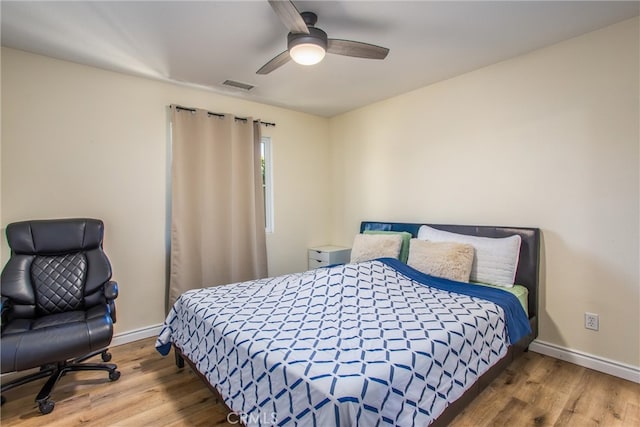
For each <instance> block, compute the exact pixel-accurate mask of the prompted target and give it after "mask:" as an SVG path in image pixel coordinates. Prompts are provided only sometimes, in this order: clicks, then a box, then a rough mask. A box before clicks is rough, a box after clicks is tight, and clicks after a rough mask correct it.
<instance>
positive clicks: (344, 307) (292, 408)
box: [156, 221, 540, 426]
mask: <svg viewBox="0 0 640 427" xmlns="http://www.w3.org/2000/svg"><path fill="white" fill-rule="evenodd" d="M423 225H425V224H420V223H394V222H372V221H365V222H362V223H361V227H360V232H361V233H373V232H407V233H410V234H411V236H412V237H417V236H418V235H419V233H420V228H421V226H423ZM430 227H433V228H434V229H437V230H443V231H446V232H452V233H457V234H461V235H467V236H481V237H491V238H503V237H508V236H520V237H519V239H520V241H521V243H520V246H519V254H518V258H517V270H516V271H515V282H516V283H517V284H519V285H522V286H523V287H524V288H526V290H527V291H528V292H527V295H526V306H525V307H523V306H522V305H521V302H519V301H518V299H517V298H516V297H515V296H513V295H512V294H510V293H508V292H504V291H503V290H500V289H490V288H486V287H480V286H473V285H469V284H462V283H458V282H455V281H451V280H447V279H441V278H438V277H433V276H430V275H427V274H424V273H422V272H420V271H417V270H415V269H413V268H411V267H409V266H408V265H406V264H404V263H402V262H400V261H398V260H397V259H392V258H379V259H373V260H367V261H363V262H358V263H348V264H344V265H336V266H330V267H325V268H320V269H316V270H310V271H307V272H303V273H296V274H289V275H284V276H278V277H272V278H266V279H261V280H256V281H251V282H243V283H236V284H231V285H226V286H222V287H214V288H205V289H200V290H193V291H188V292H186V293H185V294H183V295H182V296H181V297H180V298H179V299H178V300H177V301H176V303H175V304H174V306H173V308H172V310H171V312H170V313H169V315H168V316H167V319H166V320H165V323H164V325H163V329H162V331H161V333H160V334H159V336H158V340H157V342H156V348H157V350H158V351H159V352H160V353H161V354H163V355H167V354H168V353H169V351H170V349H171V348H173V349H174V351H175V355H176V363H177V365H178V366H179V367H182V366H184V361H186V362H187V363H188V364H189V365H190V366H191V367H192V368H193V369H194V371H195V372H197V373H198V374H199V376H200V377H201V378H202V379H203V380H204V381H205V382H206V384H208V385H209V387H210V388H211V389H212V390H213V391H214V392H215V393H216V394H219V396H220V397H221V398H222V400H223V401H224V403H225V404H226V405H227V407H228V408H229V410H230V411H231V413H233V414H235V416H236V417H237V420H238V421H239V422H241V423H242V424H245V425H300V426H307V425H308V426H327V425H336V426H356V425H366V426H374V425H406V426H413V425H416V426H422V425H424V426H426V425H436V426H438V425H446V424H448V423H449V422H450V421H451V420H452V419H453V418H454V417H455V416H456V415H457V414H458V413H459V412H460V411H461V410H462V408H464V406H466V405H467V404H468V403H469V402H470V401H471V400H473V398H474V397H475V396H476V395H477V394H479V393H480V391H481V390H482V389H483V388H484V387H485V386H486V385H488V384H489V383H490V382H491V380H493V379H494V378H495V377H496V376H497V375H498V374H499V373H500V372H501V371H502V370H503V369H504V368H505V367H506V366H508V364H509V363H510V362H511V361H512V360H513V358H514V357H516V356H517V355H518V354H519V353H521V352H522V351H523V350H525V349H526V348H527V346H528V345H529V343H530V342H531V341H532V340H533V339H535V337H536V336H537V330H538V320H537V319H538V303H537V296H538V274H539V245H540V231H539V230H538V229H536V228H520V227H489V226H468V225H430ZM527 312H528V314H525V313H527Z"/></svg>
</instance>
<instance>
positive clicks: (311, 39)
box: [287, 27, 328, 65]
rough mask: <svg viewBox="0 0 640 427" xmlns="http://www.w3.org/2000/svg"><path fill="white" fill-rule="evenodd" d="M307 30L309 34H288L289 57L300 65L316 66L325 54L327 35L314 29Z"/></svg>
mask: <svg viewBox="0 0 640 427" xmlns="http://www.w3.org/2000/svg"><path fill="white" fill-rule="evenodd" d="M308 30H309V34H304V33H289V35H288V36H287V48H288V50H289V56H291V59H293V60H294V61H295V62H297V63H298V64H302V65H313V64H317V63H318V62H320V61H322V58H324V55H325V53H327V45H328V39H327V33H325V32H324V31H322V30H321V29H319V28H315V27H308Z"/></svg>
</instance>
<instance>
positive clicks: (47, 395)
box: [1, 349, 120, 414]
mask: <svg viewBox="0 0 640 427" xmlns="http://www.w3.org/2000/svg"><path fill="white" fill-rule="evenodd" d="M98 354H100V355H101V357H102V360H103V361H104V362H108V361H110V360H111V353H109V352H108V351H107V350H106V349H105V350H100V351H96V352H94V353H90V354H88V355H86V356H83V357H80V358H77V359H73V360H69V361H64V362H58V363H56V364H50V365H45V366H42V367H41V368H40V371H38V372H35V373H33V374H29V375H26V376H24V377H20V378H17V379H15V380H13V381H10V382H8V383H6V384H2V386H1V392H2V393H4V392H5V391H7V390H11V389H12V388H15V387H19V386H21V385H24V384H26V383H29V382H31V381H35V380H39V379H41V378H45V377H49V379H48V380H47V382H46V383H45V384H44V386H42V389H40V392H39V393H38V395H37V396H36V400H35V401H36V403H37V404H38V409H39V410H40V412H41V413H42V414H48V413H50V412H51V411H53V408H54V406H55V402H54V401H53V400H51V393H52V392H53V388H54V387H55V385H56V383H57V382H58V381H59V380H60V378H62V377H63V376H65V375H66V374H67V372H72V371H107V372H109V379H110V380H111V381H116V380H118V378H120V371H118V367H117V366H116V365H114V364H113V363H82V362H84V361H85V360H87V359H89V358H90V357H93V356H96V355H98ZM1 400H2V404H4V402H5V398H4V396H2V399H1Z"/></svg>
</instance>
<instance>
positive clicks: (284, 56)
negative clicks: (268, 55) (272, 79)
mask: <svg viewBox="0 0 640 427" xmlns="http://www.w3.org/2000/svg"><path fill="white" fill-rule="evenodd" d="M290 59H291V56H290V55H289V51H288V50H285V51H284V52H282V53H281V54H278V55H277V56H276V57H275V58H273V59H272V60H271V61H269V62H267V63H266V64H264V65H263V66H262V68H260V69H259V70H258V71H256V74H269V73H270V72H272V71H273V70H275V69H276V68H280V67H282V66H283V65H284V64H286V63H287V62H289V60H290Z"/></svg>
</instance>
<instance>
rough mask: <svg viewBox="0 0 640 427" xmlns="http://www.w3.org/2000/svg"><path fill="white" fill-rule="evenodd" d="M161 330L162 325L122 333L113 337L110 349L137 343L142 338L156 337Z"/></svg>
mask: <svg viewBox="0 0 640 427" xmlns="http://www.w3.org/2000/svg"><path fill="white" fill-rule="evenodd" d="M161 330H162V325H161V324H159V325H152V326H147V327H144V328H140V329H134V330H133V331H127V332H122V333H119V334H116V335H114V336H113V339H112V340H111V344H110V347H117V346H119V345H123V344H129V343H130V342H134V341H138V340H141V339H144V338H149V337H153V336H157V335H158V334H159V333H160V331H161Z"/></svg>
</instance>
